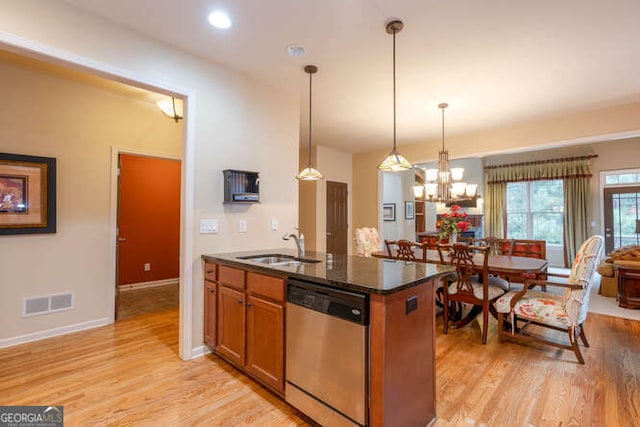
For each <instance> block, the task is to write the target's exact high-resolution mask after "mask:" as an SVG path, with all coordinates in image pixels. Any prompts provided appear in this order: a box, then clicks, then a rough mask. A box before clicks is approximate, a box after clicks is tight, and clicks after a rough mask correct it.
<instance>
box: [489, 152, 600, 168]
mask: <svg viewBox="0 0 640 427" xmlns="http://www.w3.org/2000/svg"><path fill="white" fill-rule="evenodd" d="M597 157H598V155H597V154H590V155H588V156H577V157H562V158H559V159H548V160H535V161H532V162H520V163H508V164H506V165H491V166H485V167H484V170H490V169H500V168H509V167H513V166H530V165H544V164H548V163H560V162H570V161H574V160H591V159H595V158H597Z"/></svg>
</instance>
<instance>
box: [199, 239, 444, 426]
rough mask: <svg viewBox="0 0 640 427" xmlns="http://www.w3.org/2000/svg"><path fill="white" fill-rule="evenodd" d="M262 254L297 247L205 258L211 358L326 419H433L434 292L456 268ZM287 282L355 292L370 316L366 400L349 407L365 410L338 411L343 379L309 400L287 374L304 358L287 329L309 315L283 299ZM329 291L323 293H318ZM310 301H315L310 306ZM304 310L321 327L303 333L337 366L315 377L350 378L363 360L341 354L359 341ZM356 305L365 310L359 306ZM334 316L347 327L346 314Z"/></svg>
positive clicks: (416, 422)
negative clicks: (282, 258)
mask: <svg viewBox="0 0 640 427" xmlns="http://www.w3.org/2000/svg"><path fill="white" fill-rule="evenodd" d="M265 254H266V255H287V256H290V257H295V256H296V253H295V251H292V250H287V249H277V250H261V251H248V252H234V253H220V254H211V255H203V259H204V261H205V263H204V265H205V286H206V289H207V295H206V297H205V301H206V303H205V342H206V343H207V345H208V346H209V347H210V348H211V349H212V351H213V352H214V353H215V354H217V355H219V356H221V357H223V358H224V359H225V360H228V361H230V362H231V363H233V364H235V365H236V366H237V367H238V368H240V369H241V370H243V371H244V372H246V373H247V374H249V375H251V376H253V377H254V378H256V379H257V380H258V381H260V382H261V383H263V384H264V385H266V386H267V387H269V388H270V389H271V390H273V391H274V392H275V393H277V394H279V395H280V396H282V397H284V398H285V399H286V400H287V401H288V402H290V403H291V404H292V405H293V406H295V407H297V408H298V409H300V410H301V411H302V412H304V413H305V414H307V415H308V416H310V417H311V418H313V419H314V420H316V421H318V422H320V423H323V424H325V425H371V426H396V425H402V426H425V425H427V424H428V423H429V422H431V421H432V420H433V419H434V418H435V304H434V299H435V288H436V287H437V285H438V283H439V282H440V280H441V277H442V276H444V275H447V274H450V273H451V272H452V271H453V269H452V268H451V267H448V266H440V265H437V264H424V263H413V262H405V261H396V260H385V259H376V258H364V257H357V256H335V255H334V256H333V258H332V259H329V260H327V258H326V255H325V254H324V253H315V252H307V254H306V256H305V257H304V258H305V260H306V261H305V260H303V261H301V262H295V261H294V262H286V260H285V262H282V263H277V262H274V263H273V264H268V263H264V260H265V258H264V256H265ZM276 258H277V257H274V256H272V257H271V258H270V259H271V260H274V261H275V260H277V259H276ZM287 282H288V283H289V286H290V287H291V286H294V285H293V284H294V283H308V284H309V285H310V287H312V288H313V287H315V288H316V289H320V292H319V294H326V295H331V294H334V293H335V294H340V293H344V294H345V295H347V294H353V295H354V296H358V295H359V296H361V298H362V300H363V301H364V302H365V303H364V304H365V305H363V307H366V308H365V309H364V310H363V311H364V312H365V313H362V315H361V316H360V318H361V320H363V322H362V325H363V327H362V330H363V331H364V332H363V337H364V338H363V342H364V352H363V357H361V359H362V360H363V363H362V365H363V366H364V370H363V374H362V375H361V377H363V384H364V385H363V387H360V388H363V390H364V399H362V402H361V403H358V404H356V403H354V405H353V406H355V408H354V409H353V410H354V411H355V412H354V413H355V414H360V413H361V414H362V416H360V415H352V412H350V411H351V407H348V408H346V409H344V410H343V409H342V408H341V407H338V409H337V410H336V405H337V404H338V403H340V404H342V403H343V401H345V400H348V399H338V401H337V403H336V404H334V403H333V402H332V401H331V397H332V396H334V395H335V393H336V389H337V390H342V389H344V388H345V386H344V385H340V386H335V385H333V389H334V390H333V391H331V392H329V393H328V395H327V396H328V397H327V398H326V399H325V398H322V399H319V398H318V397H317V396H316V395H313V396H314V397H309V395H312V394H311V393H309V392H308V390H304V387H297V386H299V385H298V384H296V381H297V380H291V378H293V376H294V375H297V372H295V371H296V370H299V368H294V365H296V366H297V365H298V364H299V361H298V360H293V359H291V357H294V356H295V354H297V351H298V349H296V347H295V342H294V341H296V340H297V338H296V337H295V336H292V335H291V334H292V333H294V332H295V331H297V330H298V329H299V326H300V325H301V324H304V323H305V322H302V321H300V320H298V317H296V316H297V315H298V314H297V313H299V312H301V311H302V312H304V311H305V310H301V308H304V307H300V305H306V304H307V303H306V302H304V301H303V303H302V304H298V305H295V304H294V303H295V302H296V301H295V298H292V295H293V292H291V295H289V297H290V298H289V302H286V303H285V301H287V286H286V284H287ZM323 288H324V289H325V290H326V292H321V291H322V289H323ZM296 292H297V290H296ZM318 297H320V298H322V295H318V296H317V297H316V303H317V302H318V300H317V298H318ZM326 298H329V297H328V296H327V297H326ZM303 300H304V299H303ZM298 303H300V301H298ZM312 305H313V301H311V302H309V304H308V307H307V308H312ZM316 305H317V304H316ZM306 311H309V312H310V313H312V314H311V315H310V317H309V318H308V319H313V320H316V319H317V320H318V324H317V327H315V326H313V325H315V323H313V322H311V323H312V326H311V327H308V329H307V332H306V333H305V335H306V336H307V338H309V337H314V338H312V339H314V340H315V341H316V342H315V344H322V343H318V341H319V340H324V339H326V340H327V341H328V345H327V346H326V347H322V345H320V347H319V348H322V349H323V350H322V351H318V352H316V353H318V354H322V355H324V354H325V353H331V354H329V355H328V356H326V358H327V360H329V361H330V362H331V363H333V365H332V366H333V368H331V369H330V370H328V371H327V372H329V374H328V375H327V374H324V373H323V374H322V375H319V377H321V378H322V379H324V380H326V382H327V383H331V381H333V380H334V379H332V378H329V377H331V374H330V373H331V372H338V371H341V370H344V375H345V376H346V375H350V374H352V373H353V371H354V369H355V368H353V369H352V368H351V365H352V364H353V365H356V366H357V363H352V362H353V361H352V360H351V359H352V358H351V357H346V356H345V355H346V354H350V353H346V351H347V347H351V344H352V341H357V340H353V339H348V340H346V341H345V342H340V341H336V340H337V339H338V338H336V337H335V335H336V334H333V333H332V334H327V333H326V332H325V331H324V329H327V330H332V329H331V328H330V327H329V326H327V327H326V328H325V325H324V324H322V326H321V324H320V321H321V319H323V317H321V316H322V315H321V314H319V313H317V312H315V311H314V312H311V310H306ZM330 311H331V310H329V311H328V312H330ZM351 311H353V312H354V313H357V314H358V315H360V314H361V313H360V310H351ZM294 315H295V316H294ZM347 315H350V314H349V313H347ZM313 316H319V317H313ZM294 318H295V319H296V320H295V321H294V320H293V319H294ZM291 322H294V323H291ZM332 322H334V324H338V325H340V324H342V323H340V322H343V323H344V325H347V324H348V323H349V322H347V321H344V320H342V319H336V320H332ZM306 323H309V322H306ZM287 329H289V330H287ZM315 329H322V330H323V331H316V330H315ZM321 332H322V333H324V335H323V334H322V333H321ZM316 334H319V335H316ZM309 342H310V343H311V344H312V345H313V344H314V341H307V343H309ZM336 343H339V344H336ZM285 344H286V345H285ZM305 346H306V344H305ZM285 347H286V350H285ZM311 356H313V354H312V355H311ZM353 359H358V358H353ZM285 360H286V363H285ZM336 360H337V362H336ZM306 363H308V370H309V371H310V372H315V371H316V370H321V369H322V366H313V365H314V364H315V363H317V364H319V365H323V364H324V363H325V360H324V359H323V360H321V361H320V362H318V361H317V360H316V358H315V357H308V358H307V361H306ZM285 365H286V369H285ZM356 371H357V370H356ZM285 372H286V373H285ZM336 376H337V377H338V378H335V380H336V381H338V380H340V379H344V378H342V377H343V375H342V374H336ZM287 380H289V381H287ZM316 380H317V379H316ZM329 386H331V384H329ZM299 388H301V389H302V390H300V389H299ZM330 388H331V387H329V389H330ZM354 388H355V389H358V386H356V387H354ZM318 402H324V404H323V403H318ZM327 402H329V403H327ZM360 406H362V408H360Z"/></svg>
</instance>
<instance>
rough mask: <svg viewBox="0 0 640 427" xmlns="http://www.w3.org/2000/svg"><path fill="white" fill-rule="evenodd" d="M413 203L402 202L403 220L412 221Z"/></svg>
mask: <svg viewBox="0 0 640 427" xmlns="http://www.w3.org/2000/svg"><path fill="white" fill-rule="evenodd" d="M413 217H414V213H413V202H404V219H413Z"/></svg>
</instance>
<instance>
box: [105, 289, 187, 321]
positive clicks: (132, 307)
mask: <svg viewBox="0 0 640 427" xmlns="http://www.w3.org/2000/svg"><path fill="white" fill-rule="evenodd" d="M179 303H180V299H179V286H178V284H177V283H175V284H171V285H164V286H155V287H153V288H142V289H133V290H126V291H119V292H118V296H117V299H116V320H123V319H129V318H131V317H136V316H140V315H141V314H148V313H155V312H158V311H164V310H169V309H175V308H178V306H179Z"/></svg>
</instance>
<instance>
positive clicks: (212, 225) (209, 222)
mask: <svg viewBox="0 0 640 427" xmlns="http://www.w3.org/2000/svg"><path fill="white" fill-rule="evenodd" d="M217 232H218V220H217V219H201V220H200V234H213V233H217Z"/></svg>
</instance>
